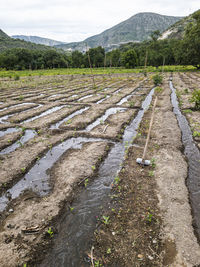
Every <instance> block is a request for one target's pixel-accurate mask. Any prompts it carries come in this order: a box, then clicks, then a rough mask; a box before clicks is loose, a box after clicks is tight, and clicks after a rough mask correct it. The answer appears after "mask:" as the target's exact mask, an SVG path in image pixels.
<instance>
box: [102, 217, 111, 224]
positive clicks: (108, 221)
mask: <svg viewBox="0 0 200 267" xmlns="http://www.w3.org/2000/svg"><path fill="white" fill-rule="evenodd" d="M103 223H104V224H106V225H107V224H109V223H110V217H109V216H103Z"/></svg>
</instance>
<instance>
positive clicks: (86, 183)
mask: <svg viewBox="0 0 200 267" xmlns="http://www.w3.org/2000/svg"><path fill="white" fill-rule="evenodd" d="M88 182H89V180H88V179H85V182H84V186H85V187H87V186H88Z"/></svg>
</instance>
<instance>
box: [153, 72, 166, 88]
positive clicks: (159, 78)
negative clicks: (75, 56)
mask: <svg viewBox="0 0 200 267" xmlns="http://www.w3.org/2000/svg"><path fill="white" fill-rule="evenodd" d="M152 79H153V82H154V84H155V85H156V86H157V85H159V84H162V80H163V77H162V75H160V74H156V75H154V76H153V77H152Z"/></svg>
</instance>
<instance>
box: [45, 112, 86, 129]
mask: <svg viewBox="0 0 200 267" xmlns="http://www.w3.org/2000/svg"><path fill="white" fill-rule="evenodd" d="M88 109H89V107H85V108H82V109H79V110H77V111H75V112H73V113H72V114H70V115H69V116H67V117H66V118H64V119H63V120H61V121H59V122H57V123H55V124H53V125H51V127H50V129H58V128H59V126H60V125H61V124H62V123H63V122H66V121H69V120H70V119H72V118H73V117H75V116H77V115H80V114H82V113H83V112H85V111H86V110H88Z"/></svg>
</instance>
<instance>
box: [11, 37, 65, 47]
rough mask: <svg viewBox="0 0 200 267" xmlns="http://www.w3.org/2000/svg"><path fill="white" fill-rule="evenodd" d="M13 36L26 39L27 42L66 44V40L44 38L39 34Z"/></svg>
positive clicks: (53, 44)
mask: <svg viewBox="0 0 200 267" xmlns="http://www.w3.org/2000/svg"><path fill="white" fill-rule="evenodd" d="M12 38H14V39H20V40H24V41H26V42H31V43H35V44H42V45H48V46H55V45H60V44H66V43H64V42H60V41H55V40H52V39H48V38H43V37H39V36H27V35H13V36H12Z"/></svg>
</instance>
